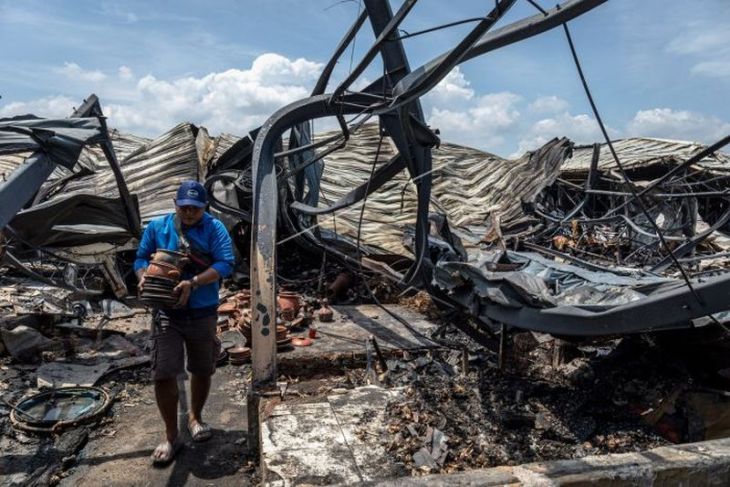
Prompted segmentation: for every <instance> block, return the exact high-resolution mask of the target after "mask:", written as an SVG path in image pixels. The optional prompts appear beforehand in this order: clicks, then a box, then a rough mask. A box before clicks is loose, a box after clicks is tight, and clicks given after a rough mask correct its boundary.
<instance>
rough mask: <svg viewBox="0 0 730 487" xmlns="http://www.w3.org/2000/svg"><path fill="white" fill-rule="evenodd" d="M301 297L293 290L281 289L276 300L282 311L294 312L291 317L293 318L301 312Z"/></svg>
mask: <svg viewBox="0 0 730 487" xmlns="http://www.w3.org/2000/svg"><path fill="white" fill-rule="evenodd" d="M299 298H300V296H299V294H297V293H295V292H292V291H281V292H280V293H279V295H278V296H277V298H276V302H277V304H278V305H279V308H280V309H281V312H282V313H285V312H287V313H288V312H293V316H292V317H291V318H290V319H291V320H293V319H294V318H295V317H296V316H297V313H298V312H299Z"/></svg>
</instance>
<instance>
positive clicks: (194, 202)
mask: <svg viewBox="0 0 730 487" xmlns="http://www.w3.org/2000/svg"><path fill="white" fill-rule="evenodd" d="M175 204H176V205H177V206H197V207H198V208H205V205H206V204H208V193H206V191H205V187H203V185H202V184H200V183H199V182H197V181H185V182H183V183H182V184H181V185H180V188H178V190H177V198H175Z"/></svg>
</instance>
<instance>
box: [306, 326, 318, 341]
mask: <svg viewBox="0 0 730 487" xmlns="http://www.w3.org/2000/svg"><path fill="white" fill-rule="evenodd" d="M307 335H308V336H309V338H311V339H315V338H317V329H316V328H309V333H307Z"/></svg>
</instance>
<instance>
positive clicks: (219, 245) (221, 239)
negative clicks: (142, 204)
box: [134, 213, 234, 309]
mask: <svg viewBox="0 0 730 487" xmlns="http://www.w3.org/2000/svg"><path fill="white" fill-rule="evenodd" d="M183 234H184V235H185V238H186V239H187V240H188V242H190V246H191V247H192V248H193V249H195V250H197V251H198V252H204V253H206V254H208V255H209V256H210V258H211V259H212V261H213V263H212V264H211V267H212V268H213V269H215V270H216V271H217V272H218V274H219V275H220V276H221V277H222V278H223V277H228V276H230V275H231V273H232V272H233V264H234V258H233V247H232V244H231V237H230V235H228V231H227V230H226V227H225V226H224V225H223V223H221V221H220V220H217V219H215V218H213V217H212V216H210V215H209V214H208V213H203V218H202V219H201V220H200V222H198V224H197V225H194V226H192V227H189V228H186V229H183ZM157 249H163V250H180V246H179V243H178V237H177V231H176V230H175V214H174V213H172V214H170V215H166V216H163V217H160V218H155V219H154V220H152V221H151V222H149V224H148V225H147V228H145V230H144V234H143V235H142V240H141V241H140V243H139V248H138V249H137V259H136V260H135V261H134V271H135V272H137V271H138V270H140V269H146V268H147V266H148V265H149V263H150V258H151V256H152V254H153V253H155V251H156V250H157ZM182 277H183V279H190V278H192V277H193V274H192V272H185V273H183V276H182ZM216 306H218V281H215V282H212V283H210V284H206V285H204V286H200V287H199V288H197V289H194V290H193V291H192V292H191V293H190V299H189V300H188V304H187V308H190V309H198V308H210V307H216Z"/></svg>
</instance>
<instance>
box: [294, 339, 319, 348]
mask: <svg viewBox="0 0 730 487" xmlns="http://www.w3.org/2000/svg"><path fill="white" fill-rule="evenodd" d="M312 343H314V342H312V340H311V338H305V337H294V338H292V341H291V344H292V345H294V346H295V347H309V346H311V345H312Z"/></svg>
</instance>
